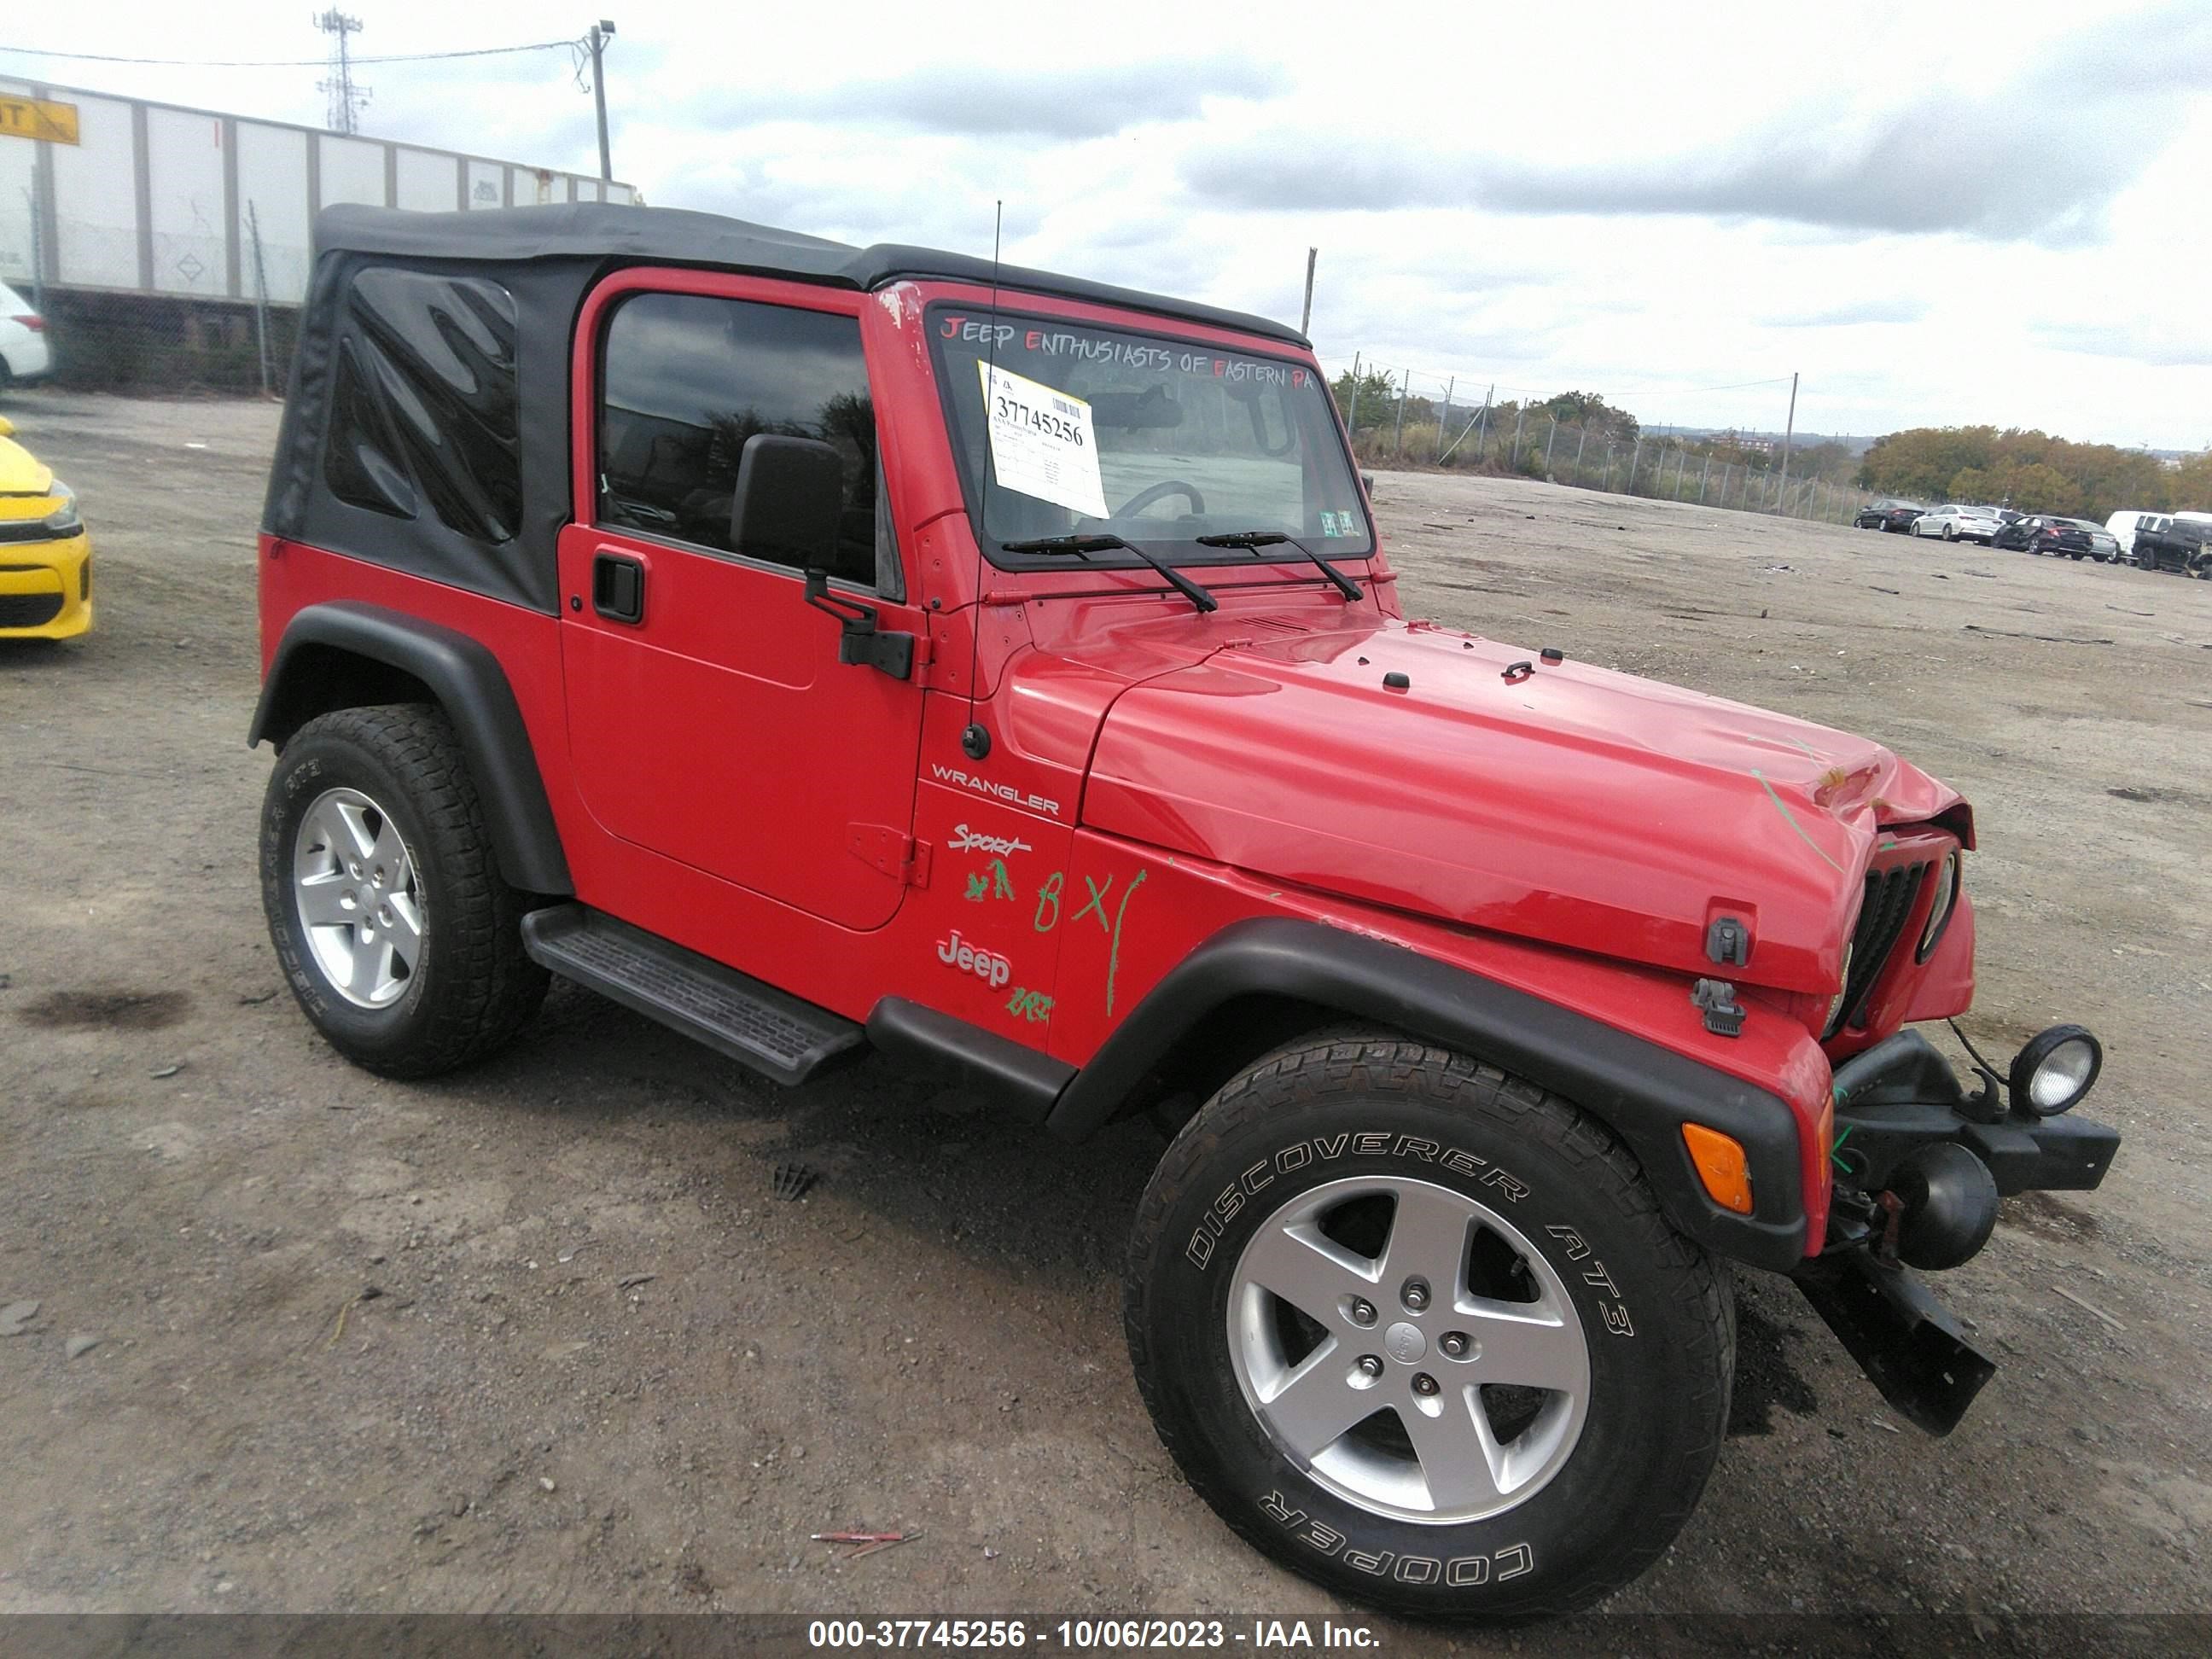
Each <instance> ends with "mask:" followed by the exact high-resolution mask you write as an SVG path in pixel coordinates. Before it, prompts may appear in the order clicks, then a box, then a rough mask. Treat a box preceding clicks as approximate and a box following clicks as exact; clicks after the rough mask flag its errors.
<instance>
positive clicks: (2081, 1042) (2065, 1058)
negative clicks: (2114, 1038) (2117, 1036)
mask: <svg viewBox="0 0 2212 1659" xmlns="http://www.w3.org/2000/svg"><path fill="white" fill-rule="evenodd" d="M2104 1064H2105V1049H2104V1045H2103V1044H2101V1043H2100V1042H2098V1041H2097V1039H2096V1038H2095V1037H2093V1036H2091V1035H2090V1034H2089V1033H2088V1032H2087V1031H2086V1030H2083V1029H2082V1028H2081V1026H2079V1025H2054V1026H2052V1027H2051V1029H2050V1030H2047V1031H2040V1032H2038V1033H2037V1034H2036V1035H2035V1036H2032V1037H2030V1038H2029V1039H2028V1041H2027V1047H2026V1048H2022V1049H2021V1051H2020V1053H2019V1054H2016V1055H2015V1056H2014V1057H2013V1062H2012V1079H2011V1081H2012V1103H2013V1105H2014V1107H2015V1109H2018V1108H2021V1107H2025V1108H2026V1109H2027V1110H2029V1111H2031V1112H2033V1113H2034V1114H2035V1115H2036V1116H2038V1117H2057V1115H2058V1114H2059V1113H2061V1112H2063V1111H2064V1110H2066V1109H2068V1108H2069V1107H2070V1106H2073V1105H2075V1104H2076V1103H2078V1102H2079V1101H2080V1100H2081V1097H2082V1096H2084V1095H2086V1094H2087V1093H2088V1092H2089V1090H2090V1086H2091V1085H2093V1084H2094V1083H2095V1082H2096V1080H2097V1073H2099V1072H2100V1071H2101V1070H2102V1069H2103V1068H2104Z"/></svg>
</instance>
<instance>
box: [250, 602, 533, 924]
mask: <svg viewBox="0 0 2212 1659" xmlns="http://www.w3.org/2000/svg"><path fill="white" fill-rule="evenodd" d="M332 651H335V652H337V653H342V654H343V655H346V656H351V657H355V658H358V659H362V660H365V661H368V662H372V663H380V664H382V665H385V666H386V667H387V668H394V669H398V670H399V671H401V672H402V673H405V674H409V675H411V676H412V677H413V678H416V679H417V680H420V681H421V682H422V684H423V685H424V686H426V687H428V690H429V692H430V695H431V696H432V697H433V698H434V699H435V701H436V702H437V703H438V705H439V707H440V708H442V709H443V710H444V712H445V715H446V718H447V720H451V721H452V722H453V731H454V733H455V735H456V736H458V737H459V738H460V740H461V749H462V752H463V753H464V754H465V755H466V757H468V764H469V775H470V777H471V779H472V780H473V781H475V783H476V786H477V793H478V794H479V795H480V796H481V797H482V798H483V804H484V811H485V813H486V815H487V816H488V817H489V818H490V821H491V822H490V824H489V829H490V830H491V836H492V847H493V850H494V852H495V853H496V854H497V855H498V858H499V868H500V873H501V875H503V876H505V877H506V878H507V881H508V882H509V883H510V884H513V885H514V886H516V887H519V888H521V889H522V890H525V891H526V892H532V893H545V894H556V895H566V894H570V893H573V892H574V890H575V885H574V882H573V881H572V880H571V879H570V877H569V874H568V855H567V854H565V853H564V852H563V851H562V847H561V831H560V828H559V826H558V825H557V824H556V823H554V821H553V808H552V805H551V803H550V801H548V800H547V799H546V796H545V783H544V779H543V778H541V777H540V776H539V775H538V757H537V752H536V750H533V749H532V747H531V743H530V730H529V728H528V727H527V726H525V725H524V724H523V720H522V710H521V708H520V707H519V706H518V705H517V704H516V702H515V701H514V690H513V687H512V686H510V685H509V684H507V671H506V670H505V669H503V668H501V666H500V662H499V659H498V658H497V657H496V656H495V655H493V654H492V653H491V651H490V650H489V648H488V647H485V646H484V645H483V644H482V643H481V642H480V641H476V640H472V639H471V638H470V637H469V636H468V635H465V634H459V633H456V632H454V631H453V629H450V628H441V627H440V626H439V625H438V624H437V623H431V622H425V621H423V620H422V618H421V617H410V616H408V615H407V614H405V613H404V611H387V610H386V609H385V608H384V607H382V606H381V605H362V604H359V603H357V602H356V601H354V600H350V599H333V600H331V601H328V602H326V603H324V604H320V605H307V606H305V607H303V608H302V609H301V610H300V611H297V612H295V614H294V616H293V617H292V620H291V621H290V622H289V623H287V624H286V625H285V629H284V635H283V638H282V639H281V640H279V641H277V643H276V654H275V655H274V656H273V657H272V658H271V659H270V663H269V671H268V673H267V674H266V675H265V676H264V678H263V679H262V682H261V700H260V702H258V703H257V704H256V705H255V706H254V710H253V724H252V728H251V729H250V730H249V731H248V732H247V734H246V746H247V747H248V748H249V749H250V748H252V746H253V745H254V744H258V743H261V742H263V741H264V739H265V740H266V741H268V742H270V743H272V744H276V745H277V746H279V747H280V748H281V747H282V746H283V744H284V743H285V742H287V741H288V740H289V738H290V737H291V735H292V733H293V732H296V731H297V730H299V728H300V727H301V726H303V725H305V724H306V723H307V721H308V720H312V719H313V717H314V716H315V715H317V714H325V713H327V712H329V710H330V709H331V708H336V707H341V706H343V704H337V703H331V702H328V700H327V698H326V697H325V696H321V695H319V691H320V690H321V689H322V688H319V687H318V686H317V685H316V684H314V679H315V674H316V665H317V664H318V661H321V662H322V663H324V664H327V663H328V660H329V659H328V657H327V656H326V655H325V653H328V652H332Z"/></svg>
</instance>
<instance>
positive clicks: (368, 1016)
mask: <svg viewBox="0 0 2212 1659" xmlns="http://www.w3.org/2000/svg"><path fill="white" fill-rule="evenodd" d="M261 898H262V908H264V911H265V912H266V913H267V915H268V920H269V933H270V939H271V940H272V941H273V942H274V944H275V945H276V956H277V961H278V964H279V965H280V966H281V967H282V968H283V973H284V977H285V981H286V982H287V983H288V984H289V986H290V987H291V990H292V994H293V995H294V996H295V998H296V999H297V1000H298V1001H299V1004H300V1006H301V1010H302V1011H303V1012H305V1013H306V1014H307V1018H308V1019H309V1020H310V1021H311V1022H312V1023H313V1025H314V1027H315V1029H316V1030H319V1032H321V1033H322V1035H323V1036H324V1037H325V1039H326V1040H327V1041H328V1042H330V1044H331V1047H332V1048H336V1049H337V1051H338V1052H339V1053H341V1054H343V1055H345V1056H346V1058H347V1059H349V1060H352V1061H353V1062H354V1063H355V1064H356V1065H359V1066H365V1067H367V1068H368V1070H370V1071H373V1072H380V1073H385V1074H386V1075H387V1076H390V1077H402V1078H421V1077H431V1076H435V1075H436V1074H437V1073H441V1072H447V1071H451V1070H453V1068H455V1067H456V1066H465V1065H467V1064H468V1063H469V1062H471V1060H480V1059H482V1058H483V1057H484V1056H485V1055H487V1054H490V1053H491V1052H492V1051H493V1050H495V1049H496V1048H501V1046H503V1045H504V1044H505V1043H507V1042H508V1041H509V1040H510V1039H511V1038H512V1037H513V1036H514V1034H515V1033H516V1032H517V1031H518V1030H520V1029H521V1027H522V1025H523V1024H525V1023H526V1021H527V1020H528V1019H529V1018H531V1016H532V1014H534V1013H536V1012H537V1011H538V1004H539V1003H540V1002H542V1001H543V1000H544V995H545V989H546V986H547V983H548V977H549V976H548V975H547V974H546V972H545V970H544V969H543V968H541V967H539V966H538V964H537V963H534V962H532V960H531V959H530V958H529V957H528V956H527V955H526V953H525V951H524V950H523V946H522V916H523V914H524V912H525V910H526V908H528V907H527V904H526V900H525V896H524V895H522V894H520V893H519V892H517V891H516V890H514V889H513V888H512V887H510V886H509V885H508V884H507V882H506V881H505V879H504V878H501V875H500V872H499V868H498V862H497V860H496V858H495V855H494V854H493V851H492V845H491V837H490V835H489V831H488V830H487V829H486V828H485V824H484V817H483V807H482V805H481V803H480V802H479V800H478V799H477V792H476V787H475V785H474V783H473V782H472V781H471V779H470V776H469V773H468V768H467V765H466V763H465V761H464V759H463V757H462V753H461V748H460V744H459V740H458V739H457V738H455V737H454V735H453V728H452V726H450V725H449V724H448V723H447V720H446V718H445V716H444V715H443V714H441V713H440V712H439V711H438V710H437V709H435V708H430V707H428V706H427V705H423V704H416V703H406V704H392V705H388V706H383V707H378V708H346V709H340V710H338V711H337V712H336V713H334V714H325V715H322V716H320V717H319V718H318V719H315V720H310V721H308V722H307V724H306V725H304V726H301V728H300V729H299V731H297V732H295V733H294V734H293V736H292V738H291V739H290V741H289V742H288V743H286V744H285V745H284V749H283V753H282V754H280V755H279V756H278V757H277V760H276V768H275V769H274V770H273V771H272V772H271V773H270V777H269V788H268V793H267V794H266V795H265V797H264V800H263V805H262V812H261Z"/></svg>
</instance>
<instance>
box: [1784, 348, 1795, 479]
mask: <svg viewBox="0 0 2212 1659" xmlns="http://www.w3.org/2000/svg"><path fill="white" fill-rule="evenodd" d="M1796 430H1797V371H1796V370H1795V369H1792V370H1790V418H1789V420H1788V421H1787V422H1784V425H1783V428H1782V483H1781V488H1782V489H1789V488H1790V436H1791V435H1792V434H1794V433H1795V432H1796Z"/></svg>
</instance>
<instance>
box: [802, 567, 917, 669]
mask: <svg viewBox="0 0 2212 1659" xmlns="http://www.w3.org/2000/svg"><path fill="white" fill-rule="evenodd" d="M806 602H807V604H809V605H812V606H813V607H814V608H815V609H816V610H817V611H823V612H826V613H827V614H828V615H829V616H832V617H836V619H837V624H838V634H837V660H838V661H839V662H842V663H854V664H857V665H860V666H861V667H864V668H872V669H875V670H877V671H878V672H880V673H884V674H888V675H890V677H891V678H893V679H895V680H910V679H912V678H914V635H911V634H900V633H896V632H892V631H890V630H887V629H878V627H877V626H876V618H877V617H878V614H879V613H878V611H877V610H876V607H875V606H873V605H863V604H861V603H860V600H858V599H847V598H846V597H845V596H844V595H843V594H842V593H832V592H830V591H829V573H828V572H827V571H824V570H809V571H808V572H807V573H806Z"/></svg>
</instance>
